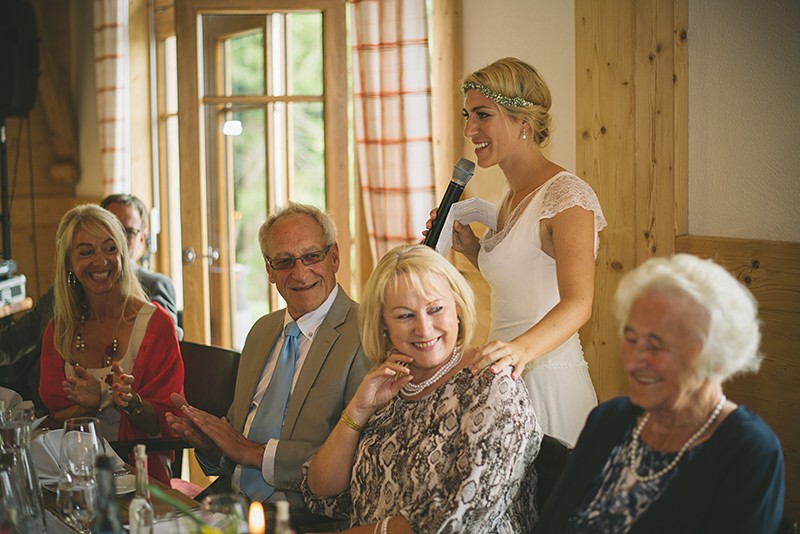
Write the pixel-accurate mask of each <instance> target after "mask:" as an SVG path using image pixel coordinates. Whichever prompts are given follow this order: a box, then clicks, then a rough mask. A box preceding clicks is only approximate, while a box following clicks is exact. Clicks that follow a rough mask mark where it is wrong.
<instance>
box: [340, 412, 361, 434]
mask: <svg viewBox="0 0 800 534" xmlns="http://www.w3.org/2000/svg"><path fill="white" fill-rule="evenodd" d="M342 422H344V424H346V425H347V426H349V427H350V428H352V429H353V430H355V431H356V432H361V431H362V430H364V426H363V425H359V424H358V423H356V422H355V421H353V418H352V417H350V416H349V415H347V412H346V411H344V410H342Z"/></svg>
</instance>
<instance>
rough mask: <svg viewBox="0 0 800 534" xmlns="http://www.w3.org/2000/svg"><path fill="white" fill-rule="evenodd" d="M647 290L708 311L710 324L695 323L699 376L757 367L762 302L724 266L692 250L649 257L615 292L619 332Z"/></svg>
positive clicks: (724, 374) (722, 376)
mask: <svg viewBox="0 0 800 534" xmlns="http://www.w3.org/2000/svg"><path fill="white" fill-rule="evenodd" d="M648 294H657V295H675V296H682V297H685V298H688V299H690V300H691V301H694V302H695V303H696V304H697V305H699V306H700V307H701V308H703V309H704V310H705V311H706V313H707V314H708V325H707V327H704V326H702V325H698V327H697V329H698V332H697V333H698V335H699V337H700V339H701V340H702V342H703V348H702V351H701V353H700V358H699V362H698V366H697V373H698V375H699V376H700V377H702V378H712V379H717V380H719V381H721V382H724V381H725V380H727V379H728V378H730V377H732V376H734V375H736V374H740V373H747V372H756V371H758V368H759V366H760V365H761V353H760V352H759V345H760V344H761V332H760V328H759V321H758V305H757V303H756V300H755V298H753V295H752V294H751V293H750V291H748V290H747V288H746V287H744V286H743V285H742V284H741V283H740V282H739V281H738V280H737V279H736V278H734V277H733V275H731V274H730V273H729V272H728V271H726V270H725V269H723V268H722V267H721V266H720V265H718V264H716V263H714V262H713V261H711V260H703V259H700V258H698V257H696V256H693V255H691V254H676V255H674V256H672V257H669V258H651V259H649V260H647V261H646V262H644V263H643V264H642V265H640V266H639V267H637V268H636V269H634V270H633V271H631V272H629V273H628V274H626V275H625V276H624V277H623V278H622V280H620V283H619V286H618V287H617V291H616V293H615V295H614V315H615V316H616V318H617V319H618V320H619V321H620V333H622V331H623V329H624V327H625V323H626V322H627V321H628V317H629V315H630V312H631V308H632V307H633V304H634V302H635V301H636V300H637V299H638V298H639V297H641V296H643V295H648Z"/></svg>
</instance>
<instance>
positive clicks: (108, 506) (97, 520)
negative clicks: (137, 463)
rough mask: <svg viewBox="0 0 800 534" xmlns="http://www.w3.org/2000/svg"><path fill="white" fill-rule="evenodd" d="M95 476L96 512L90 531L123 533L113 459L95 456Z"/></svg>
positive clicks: (102, 533) (98, 533)
mask: <svg viewBox="0 0 800 534" xmlns="http://www.w3.org/2000/svg"><path fill="white" fill-rule="evenodd" d="M95 476H96V478H97V513H95V515H94V520H93V521H92V533H93V534H124V531H123V530H122V520H121V519H120V517H119V507H118V506H117V495H116V488H115V485H114V461H113V460H112V459H111V457H110V456H98V457H97V469H96V470H95Z"/></svg>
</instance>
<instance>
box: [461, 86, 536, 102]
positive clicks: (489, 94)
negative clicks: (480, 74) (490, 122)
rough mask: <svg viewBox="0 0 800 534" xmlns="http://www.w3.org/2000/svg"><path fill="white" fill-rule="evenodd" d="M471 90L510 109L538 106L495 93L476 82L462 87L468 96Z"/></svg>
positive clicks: (522, 99)
mask: <svg viewBox="0 0 800 534" xmlns="http://www.w3.org/2000/svg"><path fill="white" fill-rule="evenodd" d="M470 89H471V90H473V91H478V92H479V93H481V94H482V95H483V96H485V97H486V98H488V99H489V100H491V101H493V102H495V103H497V104H500V105H503V106H506V107H509V108H527V107H530V106H535V105H536V104H535V103H533V102H530V101H529V100H525V99H524V98H521V97H519V96H506V95H502V94H500V93H495V92H494V91H492V90H491V89H489V88H488V87H486V86H485V85H481V84H479V83H476V82H466V83H464V85H462V86H461V93H462V94H463V95H464V96H466V95H467V91H469V90H470Z"/></svg>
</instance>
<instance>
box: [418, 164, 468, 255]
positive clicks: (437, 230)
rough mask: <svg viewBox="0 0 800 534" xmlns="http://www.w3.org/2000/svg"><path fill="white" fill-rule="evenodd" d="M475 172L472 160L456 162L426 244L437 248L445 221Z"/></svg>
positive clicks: (426, 237) (426, 238)
mask: <svg viewBox="0 0 800 534" xmlns="http://www.w3.org/2000/svg"><path fill="white" fill-rule="evenodd" d="M474 172H475V164H474V163H472V162H471V161H470V160H468V159H466V158H461V159H459V160H458V161H457V162H456V165H455V167H453V179H452V180H450V185H448V186H447V191H445V192H444V196H443V197H442V202H441V203H440V204H439V207H438V208H437V210H436V219H434V221H433V224H432V225H431V229H430V230H428V235H426V236H425V241H423V243H424V244H426V245H428V246H429V247H431V248H433V249H435V248H436V243H438V242H439V234H441V233H442V228H443V227H444V221H445V220H446V219H447V214H448V213H450V207H451V206H452V205H453V204H455V203H456V202H458V199H460V198H461V193H463V192H464V186H466V185H467V182H469V179H470V178H472V174H473V173H474Z"/></svg>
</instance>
